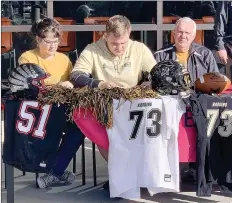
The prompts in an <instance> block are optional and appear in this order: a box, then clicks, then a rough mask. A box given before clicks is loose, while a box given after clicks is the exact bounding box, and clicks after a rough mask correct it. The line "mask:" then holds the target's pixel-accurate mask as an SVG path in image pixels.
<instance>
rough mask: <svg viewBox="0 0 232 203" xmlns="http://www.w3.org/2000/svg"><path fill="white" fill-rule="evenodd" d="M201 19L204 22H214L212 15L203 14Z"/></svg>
mask: <svg viewBox="0 0 232 203" xmlns="http://www.w3.org/2000/svg"><path fill="white" fill-rule="evenodd" d="M202 20H203V22H204V23H206V24H207V23H208V24H214V17H213V16H203V17H202Z"/></svg>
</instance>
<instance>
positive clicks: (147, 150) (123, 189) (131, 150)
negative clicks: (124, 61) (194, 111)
mask: <svg viewBox="0 0 232 203" xmlns="http://www.w3.org/2000/svg"><path fill="white" fill-rule="evenodd" d="M185 109H186V107H185V105H184V104H183V102H182V100H179V99H178V97H177V96H162V98H161V99H147V98H146V99H136V100H134V101H132V102H130V101H126V102H122V103H120V104H119V101H118V100H114V107H113V128H112V129H108V130H107V132H108V137H109V160H108V171H109V183H110V196H111V197H123V198H140V187H145V188H147V189H148V191H149V193H150V194H151V195H153V194H156V193H160V192H179V153H178V139H177V138H178V131H179V121H180V119H181V116H182V114H183V113H184V112H185Z"/></svg>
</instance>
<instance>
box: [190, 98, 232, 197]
mask: <svg viewBox="0 0 232 203" xmlns="http://www.w3.org/2000/svg"><path fill="white" fill-rule="evenodd" d="M190 104H191V107H192V113H193V119H194V121H195V124H196V128H197V132H198V136H197V195H198V196H210V195H211V190H212V182H213V180H217V181H218V184H219V185H225V186H226V187H227V188H228V189H230V190H231V191H232V183H230V182H231V180H228V179H230V178H229V176H230V174H231V172H232V158H231V155H232V96H231V95H222V96H211V95H205V94H200V95H192V96H191V97H190Z"/></svg>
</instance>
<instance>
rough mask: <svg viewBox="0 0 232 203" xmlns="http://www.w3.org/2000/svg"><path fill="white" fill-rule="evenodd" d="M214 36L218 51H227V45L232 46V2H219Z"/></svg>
mask: <svg viewBox="0 0 232 203" xmlns="http://www.w3.org/2000/svg"><path fill="white" fill-rule="evenodd" d="M214 35H215V38H216V45H215V48H216V50H222V49H225V43H231V44H232V1H219V2H218V5H217V11H216V15H215V25H214Z"/></svg>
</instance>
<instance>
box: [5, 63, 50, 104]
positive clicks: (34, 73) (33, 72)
mask: <svg viewBox="0 0 232 203" xmlns="http://www.w3.org/2000/svg"><path fill="white" fill-rule="evenodd" d="M47 77H49V74H48V73H46V72H45V71H44V70H43V69H42V68H40V67H39V66H38V65H37V64H33V63H26V64H22V65H19V66H18V67H17V68H15V69H13V70H12V71H11V73H10V75H9V77H8V82H9V86H10V90H11V92H12V93H13V94H15V95H18V96H20V97H21V96H22V97H24V98H28V99H36V98H37V95H38V93H39V92H40V91H42V90H43V89H44V87H45V85H44V79H45V78H47Z"/></svg>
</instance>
